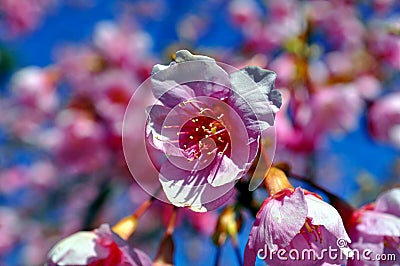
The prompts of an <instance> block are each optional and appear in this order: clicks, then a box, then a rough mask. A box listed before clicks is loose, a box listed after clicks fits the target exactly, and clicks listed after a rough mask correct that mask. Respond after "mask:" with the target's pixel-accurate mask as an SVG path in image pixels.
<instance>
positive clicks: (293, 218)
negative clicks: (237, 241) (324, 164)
mask: <svg viewBox="0 0 400 266" xmlns="http://www.w3.org/2000/svg"><path fill="white" fill-rule="evenodd" d="M306 215H307V205H306V201H305V198H304V193H303V191H302V190H301V189H299V188H297V189H296V190H295V191H294V192H293V193H292V192H289V194H287V195H284V196H283V198H278V199H275V198H271V197H270V198H268V199H267V200H266V201H265V202H264V204H263V206H262V207H261V209H260V211H259V212H258V214H257V217H256V221H255V222H254V225H253V228H252V229H251V232H250V235H249V240H248V241H247V245H246V249H245V252H244V258H245V265H254V262H255V259H256V255H257V252H258V250H259V249H262V248H264V247H267V248H268V249H270V250H276V249H277V248H278V247H285V246H287V245H289V244H290V241H292V239H293V238H294V237H295V236H296V235H297V234H298V232H299V230H300V229H301V228H302V227H303V225H304V222H305V220H306Z"/></svg>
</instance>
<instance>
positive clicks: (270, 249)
mask: <svg viewBox="0 0 400 266" xmlns="http://www.w3.org/2000/svg"><path fill="white" fill-rule="evenodd" d="M209 2H210V1H205V2H204V3H203V4H196V5H197V7H198V12H196V14H189V15H185V16H183V17H182V18H181V19H180V20H179V21H178V23H177V25H175V26H176V32H177V34H178V35H179V39H180V40H181V41H182V43H185V46H188V47H190V45H194V46H195V47H196V43H197V42H199V40H201V37H204V36H207V34H206V33H207V31H208V30H211V29H210V28H211V27H210V25H213V23H211V18H209V17H207V19H204V18H203V16H208V13H209V12H211V11H212V10H213V8H212V7H210V6H211V5H209ZM212 2H213V3H217V2H219V1H212ZM222 2H223V1H222ZM352 2H353V1H344V0H334V1H322V0H316V1H296V0H288V1H279V0H269V1H265V3H263V4H261V3H260V1H247V0H246V1H244V0H234V1H231V2H229V3H226V4H223V5H221V6H219V7H221V8H225V9H224V12H226V13H227V14H228V15H229V16H230V18H231V20H232V22H233V26H234V27H236V28H235V30H236V31H240V32H241V33H242V35H243V36H242V37H243V40H242V41H243V42H242V43H240V47H241V50H234V51H232V50H229V49H226V51H220V50H218V49H216V50H209V51H207V54H208V55H211V56H213V57H215V58H217V59H218V60H220V61H224V62H228V63H231V64H232V65H235V66H237V67H238V69H236V68H234V67H231V66H228V65H224V64H221V63H219V62H217V61H216V60H214V59H213V58H211V57H208V56H203V55H193V54H191V53H190V52H188V51H187V50H179V51H178V52H176V53H175V54H173V55H172V56H171V58H172V59H173V62H172V63H170V64H169V65H161V64H156V65H155V62H159V61H161V60H160V59H159V58H157V55H155V54H153V53H152V51H151V46H152V42H153V41H155V42H156V43H157V42H158V41H159V40H153V39H152V37H151V35H149V34H148V33H147V32H145V31H142V30H139V27H138V26H139V25H132V23H131V21H128V20H122V21H121V22H120V23H116V22H112V21H103V22H99V23H97V24H96V26H95V27H94V34H93V36H92V38H91V41H90V42H88V43H86V44H79V45H68V46H64V47H61V48H60V47H59V48H58V49H57V50H56V51H55V54H56V58H55V62H54V64H52V65H50V66H47V67H36V66H29V67H25V68H23V69H21V70H19V71H17V72H15V73H14V74H13V76H12V77H11V79H10V82H9V90H8V91H7V92H6V93H4V94H5V95H6V96H10V97H5V98H2V99H0V105H1V106H2V107H4V109H6V110H7V112H6V113H7V114H6V115H2V116H0V141H3V140H4V141H3V143H2V146H1V147H0V150H1V151H4V153H3V152H2V153H1V154H0V163H1V166H2V167H4V166H5V167H4V169H3V168H2V169H0V194H1V196H0V204H3V203H5V206H2V207H0V217H4V219H3V218H2V219H1V221H0V261H1V260H2V259H3V257H4V258H6V259H9V258H10V257H12V256H15V255H16V256H17V257H19V261H18V262H17V264H18V263H19V264H27V265H36V264H37V265H39V264H42V263H43V262H44V261H45V260H46V264H47V265H83V264H85V265H173V264H174V261H177V260H176V258H175V257H176V253H174V249H175V243H179V244H180V243H181V242H180V239H178V238H176V239H174V238H175V236H176V235H173V233H174V229H175V227H178V226H181V225H182V227H183V226H184V225H186V224H189V225H190V227H191V228H192V229H194V231H195V232H196V233H198V232H200V233H202V234H203V235H206V236H212V239H213V241H214V243H215V245H216V246H217V248H218V250H219V252H218V253H217V261H218V259H219V256H220V250H221V248H222V246H223V245H224V244H225V243H226V241H227V239H228V238H230V240H231V243H232V245H233V247H234V249H235V251H236V253H237V254H236V255H237V257H238V261H239V263H240V264H242V262H244V263H243V264H244V265H254V264H255V262H256V258H257V257H259V258H261V259H264V260H265V262H266V263H267V264H268V265H341V264H347V265H381V264H384V262H383V261H379V260H374V261H371V260H367V259H366V258H359V257H357V256H355V255H357V254H358V253H362V252H364V251H371V252H370V257H371V258H373V257H374V256H375V258H376V255H381V254H386V255H394V257H393V256H392V257H391V258H392V260H391V261H387V263H388V264H389V265H391V264H394V263H398V261H399V259H400V212H399V205H400V194H399V191H400V190H399V188H392V189H391V190H388V191H386V192H384V193H382V194H381V195H380V196H378V198H377V199H376V202H374V203H371V204H367V205H365V206H363V207H361V208H360V209H354V208H348V209H346V210H345V209H343V208H342V207H343V206H342V205H337V204H336V203H337V202H335V201H334V200H332V198H330V199H331V201H330V203H331V204H332V205H330V204H328V203H327V202H325V201H324V200H323V199H322V197H321V196H320V195H318V194H316V193H314V192H311V191H308V190H307V189H304V188H302V187H296V188H295V187H293V186H292V185H291V184H290V183H289V182H288V180H287V176H289V177H290V173H286V174H285V173H284V172H283V171H282V170H280V169H278V168H275V167H273V168H271V169H270V170H269V171H268V168H269V166H270V165H271V163H272V159H273V158H272V156H271V158H269V157H268V156H269V154H267V155H266V154H265V153H266V150H265V149H266V147H268V146H269V147H273V148H274V147H275V142H274V139H273V138H268V137H267V138H265V135H264V134H266V132H269V130H271V129H273V131H274V130H275V129H276V138H277V140H276V141H277V152H276V156H275V162H276V161H287V162H289V163H290V165H291V166H292V169H293V171H292V172H296V173H297V172H299V173H306V174H307V175H308V174H309V175H310V177H312V178H314V180H317V182H318V183H320V184H324V181H325V180H326V179H325V177H324V176H317V175H316V172H315V169H317V168H318V165H313V164H315V161H314V160H313V159H314V158H315V156H316V153H317V152H318V151H319V149H320V148H321V146H322V144H323V143H324V141H325V140H326V139H327V138H326V137H327V136H328V135H345V134H346V133H349V132H353V131H354V130H355V129H356V128H357V127H359V124H360V125H367V126H366V127H365V128H364V129H365V130H368V132H369V133H370V136H371V137H372V138H373V139H374V140H377V143H376V144H377V145H378V144H379V142H383V143H386V144H389V145H392V146H394V147H395V149H397V148H399V147H400V137H399V136H400V95H399V92H398V91H395V90H396V89H398V74H397V73H398V70H399V69H400V37H399V25H398V17H396V15H395V14H394V13H395V12H394V10H398V8H399V4H398V2H397V1H390V0H375V1H371V3H368V4H365V5H363V4H354V3H352ZM54 4H55V1H52V0H34V1H27V0H21V1H20V0H18V1H12V0H0V23H1V24H2V23H7V25H10V26H9V27H8V29H9V30H10V31H11V32H12V33H13V34H20V33H23V32H25V31H27V30H31V29H33V28H34V27H36V26H37V25H38V23H39V22H40V18H41V17H42V16H43V15H44V13H45V12H46V10H49V8H51V7H52V6H54ZM127 6H129V5H128V4H127ZM206 6H207V7H206ZM133 7H134V8H132V9H133V10H134V11H133V13H134V12H139V13H142V14H141V15H145V14H147V16H148V17H151V16H155V17H157V16H158V15H159V16H160V17H161V16H162V12H163V10H164V11H165V10H167V11H168V6H167V5H165V6H164V5H163V1H161V0H160V1H149V2H148V3H147V1H138V3H136V4H135V5H134V6H133ZM363 8H370V9H371V14H363V13H362V12H361V11H360V10H361V9H363ZM127 9H128V10H129V8H127ZM156 9H157V10H156ZM138 10H140V11H138ZM196 11H197V10H196ZM372 11H373V12H372ZM218 12H220V10H218ZM154 14H158V15H154ZM124 18H125V19H126V17H124ZM332 25H335V27H332ZM231 26H232V25H231ZM0 27H2V25H0ZM1 30H2V29H1ZM178 46H179V45H178ZM195 47H193V50H196V49H197V48H195ZM174 48H175V47H172V48H171V49H174ZM167 53H169V51H167ZM0 63H1V58H0ZM264 68H268V69H271V70H272V71H270V70H265V69H264ZM146 82H147V83H146ZM140 84H150V87H151V88H148V89H150V90H151V92H147V93H148V94H151V97H149V98H139V99H135V98H132V99H131V97H132V95H135V93H136V92H137V91H135V89H136V88H138V87H139V88H140ZM138 90H139V89H138ZM154 99H156V101H154ZM130 105H132V106H134V107H137V108H139V109H143V112H142V115H143V116H147V120H146V121H145V122H144V123H143V124H141V123H139V122H138V121H142V119H141V118H139V117H132V114H130V113H129V106H130ZM146 107H147V108H146ZM127 108H128V109H127ZM126 110H128V111H127V112H126ZM145 111H146V112H145ZM363 113H364V114H365V117H364V116H363ZM135 115H136V114H133V116H135ZM127 117H128V118H130V120H129V121H130V122H129V123H128V122H127V121H128V120H127V119H126V118H127ZM360 118H361V120H362V121H364V119H365V121H366V122H365V123H359V122H360ZM143 121H144V120H143ZM124 130H126V131H124ZM127 132H128V136H127V135H126V133H127ZM274 133H275V131H274ZM123 135H124V136H123ZM272 136H275V135H274V134H272ZM124 138H125V140H127V141H128V142H129V147H128V151H127V147H125V146H123V145H122V144H123V141H124ZM124 144H125V143H124ZM143 145H144V146H143ZM143 147H144V148H145V150H142V148H143ZM127 152H128V153H127ZM124 155H125V157H126V158H124ZM148 160H150V161H151V162H150V165H151V166H152V167H153V168H154V169H155V170H156V172H157V176H156V177H155V179H154V180H152V179H151V174H150V172H151V171H150V172H149V171H147V170H148V169H147V168H146V166H148V165H149V162H148ZM264 160H265V161H264ZM15 162H17V163H15ZM21 162H22V163H21ZM127 164H128V167H127ZM132 165H134V167H135V169H134V171H132V169H131V166H132ZM260 165H261V166H262V167H264V168H265V169H264V172H262V173H261V176H257V175H259V174H260V172H257V169H259V168H257V167H259V166H260ZM262 167H261V168H262ZM255 169H256V170H255ZM129 170H130V171H131V172H134V173H133V175H134V178H135V181H133V180H134V179H132V176H131V173H130V172H129ZM323 171H324V175H325V176H329V175H328V174H325V169H323ZM287 172H289V171H287ZM138 177H139V178H138ZM141 177H143V178H141ZM254 180H258V181H254ZM260 180H261V181H264V182H263V186H261V187H259V188H257V190H256V191H254V192H253V191H249V187H250V188H251V189H250V190H253V189H255V188H256V187H257V186H254V185H252V182H253V181H254V182H255V183H259V182H261V181H260ZM142 181H143V182H147V181H149V182H150V181H155V183H151V184H152V185H154V184H155V185H156V186H157V188H158V187H159V188H160V189H159V190H157V188H156V189H155V190H157V192H156V193H154V194H153V195H151V196H152V198H151V199H148V198H149V197H150V196H149V195H147V194H146V193H145V192H143V190H142V188H143V186H142V187H141V185H143V184H141V182H142ZM331 182H332V181H331ZM137 183H139V184H137ZM338 183H339V182H338ZM309 184H311V181H309ZM265 190H266V191H267V192H268V194H269V195H268V196H267V197H263V198H262V199H260V197H262V196H263V195H264V194H265ZM152 192H154V191H152ZM263 193H264V194H263ZM77 194H78V195H77ZM260 195H261V196H260ZM373 196H376V195H373ZM159 199H161V200H159ZM162 201H165V202H167V203H165V202H162ZM121 202H124V203H123V204H121ZM137 206H139V207H138V209H137V211H136V212H135V213H134V214H133V215H129V216H127V217H125V218H123V219H122V220H120V221H119V222H117V221H118V219H119V218H120V217H122V216H124V215H126V213H130V212H132V209H131V208H133V207H137ZM150 206H151V208H150ZM221 207H222V208H223V209H220V210H215V209H217V208H221ZM145 211H146V213H145ZM144 213H145V214H144ZM250 213H251V214H253V215H254V216H255V221H254V225H253V227H252V228H251V230H249V231H250V232H249V234H247V233H244V234H239V231H241V230H243V228H242V227H243V226H242V224H243V221H242V220H243V219H248V218H249V214H250ZM139 218H141V219H143V222H141V223H139ZM250 219H251V218H250ZM109 224H115V225H114V226H110V225H109ZM138 224H139V225H138ZM138 226H139V230H136V228H137V227H138ZM160 227H161V228H162V227H165V228H166V229H165V233H164V235H163V237H162V238H161V241H159V237H158V236H159V234H160V230H159V229H158V228H160ZM93 228H97V229H94V230H92V229H93ZM82 230H86V231H82ZM89 230H92V231H89ZM27 232H29V233H27ZM76 232H77V233H76ZM133 233H135V235H134V237H136V238H135V239H131V236H132V234H133ZM180 233H181V232H180ZM180 235H182V234H180ZM242 235H245V238H246V241H247V244H246V246H245V251H244V254H243V252H241V247H242V246H244V243H243V241H242V240H243V239H240V238H242ZM173 236H174V237H173ZM191 236H192V235H190V236H189V237H188V239H184V240H183V241H182V242H185V246H187V250H188V249H190V248H191V247H193V245H197V246H196V247H198V246H200V245H198V242H195V244H192V241H198V238H193V237H191ZM61 238H64V239H63V240H61V241H60V239H61ZM57 241H58V242H57ZM340 241H344V242H345V243H346V245H343V246H338V243H339V242H340ZM157 242H159V243H158V244H157ZM240 242H241V243H240ZM186 243H188V244H187V245H186ZM240 244H242V246H241V245H240ZM157 245H158V248H157V247H156V246H157ZM52 247H53V248H52ZM139 248H140V249H139ZM329 248H338V252H339V253H338V255H339V256H337V257H334V258H332V257H329V256H325V257H318V255H319V254H323V253H324V250H327V249H329ZM142 250H143V251H142ZM278 250H281V251H282V250H283V251H285V252H286V254H290V252H291V251H293V250H294V251H296V252H298V253H300V254H302V253H304V252H306V251H310V250H312V252H313V253H311V254H316V256H315V257H312V258H310V260H307V261H306V262H304V261H301V260H298V259H293V258H291V257H289V258H288V259H287V260H282V258H280V257H277V256H276V253H274V251H278ZM196 251H197V250H196ZM260 251H261V252H260ZM357 252H358V253H357ZM199 253H200V252H199ZM10 254H11V255H10ZM46 254H47V256H46ZM191 255H193V254H191ZM197 255H198V256H199V254H197ZM201 255H202V254H200V256H201ZM243 257H244V261H243ZM197 258H198V257H197ZM393 258H394V259H393ZM396 259H397V260H396ZM394 260H396V261H394Z"/></svg>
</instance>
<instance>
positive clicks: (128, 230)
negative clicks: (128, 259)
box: [112, 215, 138, 240]
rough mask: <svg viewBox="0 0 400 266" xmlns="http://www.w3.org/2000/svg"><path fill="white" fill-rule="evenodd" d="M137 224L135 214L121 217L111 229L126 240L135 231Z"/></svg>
mask: <svg viewBox="0 0 400 266" xmlns="http://www.w3.org/2000/svg"><path fill="white" fill-rule="evenodd" d="M137 224H138V219H137V217H136V216H135V215H130V216H127V217H124V218H122V220H120V221H119V222H118V223H117V224H116V225H114V226H113V227H112V230H113V231H114V233H116V234H117V235H119V236H120V237H121V238H122V239H124V240H128V239H129V238H130V237H131V235H132V234H133V233H134V232H135V230H136V227H137Z"/></svg>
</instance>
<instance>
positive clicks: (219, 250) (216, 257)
mask: <svg viewBox="0 0 400 266" xmlns="http://www.w3.org/2000/svg"><path fill="white" fill-rule="evenodd" d="M220 257H221V246H217V254H216V256H215V262H214V265H215V266H219V259H220Z"/></svg>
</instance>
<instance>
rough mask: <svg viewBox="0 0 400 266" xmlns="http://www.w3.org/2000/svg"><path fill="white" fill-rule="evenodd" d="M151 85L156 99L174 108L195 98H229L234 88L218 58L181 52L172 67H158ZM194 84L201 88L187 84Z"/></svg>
mask: <svg viewBox="0 0 400 266" xmlns="http://www.w3.org/2000/svg"><path fill="white" fill-rule="evenodd" d="M151 82H152V87H153V93H154V96H155V97H156V98H157V99H159V100H160V101H161V102H162V103H163V104H164V105H166V106H169V107H171V108H172V107H174V106H175V105H177V104H179V103H181V102H184V101H186V100H189V99H190V98H193V97H195V96H212V95H214V94H217V95H218V97H222V96H225V97H227V96H228V95H225V94H228V93H229V88H230V82H229V77H228V74H227V73H226V72H225V71H224V70H223V69H222V68H221V67H220V66H218V65H217V63H216V62H215V60H214V59H212V58H209V57H206V56H198V55H192V54H190V52H188V51H186V50H181V51H178V52H177V53H176V58H175V62H173V63H171V64H170V65H169V66H168V67H165V66H161V65H156V66H155V67H154V68H153V74H152V77H151ZM193 82H197V83H200V86H198V85H195V84H194V85H195V86H193V87H191V86H189V85H187V84H189V83H193Z"/></svg>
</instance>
